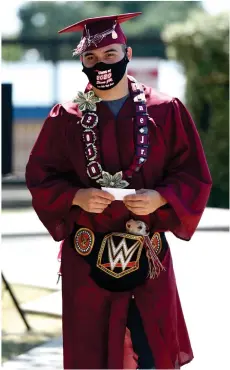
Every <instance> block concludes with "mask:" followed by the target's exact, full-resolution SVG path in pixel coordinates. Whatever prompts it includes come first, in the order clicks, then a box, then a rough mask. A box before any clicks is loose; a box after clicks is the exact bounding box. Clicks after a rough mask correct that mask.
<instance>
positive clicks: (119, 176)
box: [74, 76, 149, 188]
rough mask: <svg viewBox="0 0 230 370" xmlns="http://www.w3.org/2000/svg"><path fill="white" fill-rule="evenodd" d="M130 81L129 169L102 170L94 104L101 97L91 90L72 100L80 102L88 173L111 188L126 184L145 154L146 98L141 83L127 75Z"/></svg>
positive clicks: (146, 144)
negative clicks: (131, 130) (132, 116)
mask: <svg viewBox="0 0 230 370" xmlns="http://www.w3.org/2000/svg"><path fill="white" fill-rule="evenodd" d="M129 80H130V82H131V91H130V94H131V97H132V99H133V103H134V104H135V111H136V117H135V153H134V157H133V161H132V163H131V165H130V166H129V168H128V169H127V170H124V171H120V172H117V173H116V174H115V175H111V174H110V173H109V172H106V171H103V169H102V166H101V160H100V150H99V148H100V143H99V135H98V115H97V114H96V113H94V111H96V103H98V102H99V101H101V99H100V98H98V97H96V96H95V95H94V92H93V91H92V90H91V91H89V92H88V93H86V94H83V93H79V94H78V96H77V97H76V98H75V100H74V102H75V103H78V104H79V109H80V110H82V111H83V113H84V114H83V117H82V119H81V126H82V131H83V132H82V138H83V141H84V144H85V156H86V160H87V174H88V176H89V177H90V178H91V179H93V180H96V182H97V183H99V184H100V185H101V186H104V187H110V188H125V187H127V186H129V182H128V181H127V180H131V179H132V177H133V174H134V173H135V172H138V171H139V170H140V168H141V167H142V166H143V164H144V163H145V162H146V160H147V156H148V146H149V137H148V120H149V116H148V112H147V107H146V98H145V94H144V91H143V89H142V85H141V84H139V83H138V82H137V81H136V80H135V79H134V78H133V77H131V76H129Z"/></svg>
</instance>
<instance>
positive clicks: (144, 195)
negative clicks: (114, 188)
mask: <svg viewBox="0 0 230 370" xmlns="http://www.w3.org/2000/svg"><path fill="white" fill-rule="evenodd" d="M123 201H124V204H125V206H126V207H127V208H128V210H129V211H131V212H132V213H134V214H136V215H139V216H145V215H149V214H150V213H152V212H155V211H156V210H157V209H158V208H159V207H161V206H163V205H164V204H166V203H167V201H166V199H165V198H163V197H162V196H161V195H160V193H158V191H156V190H150V189H141V190H137V192H136V194H133V195H127V196H126V197H124V200H123Z"/></svg>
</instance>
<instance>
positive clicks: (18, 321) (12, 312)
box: [2, 283, 62, 362]
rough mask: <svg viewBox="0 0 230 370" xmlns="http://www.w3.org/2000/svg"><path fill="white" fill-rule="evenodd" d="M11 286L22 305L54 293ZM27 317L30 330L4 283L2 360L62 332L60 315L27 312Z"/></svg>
mask: <svg viewBox="0 0 230 370" xmlns="http://www.w3.org/2000/svg"><path fill="white" fill-rule="evenodd" d="M11 287H12V290H13V292H14V293H15V295H16V297H17V299H18V301H19V303H20V304H22V303H27V302H30V301H33V300H35V299H38V298H40V297H43V296H45V295H47V294H50V293H52V292H53V290H50V289H44V288H39V287H31V286H25V285H17V284H13V285H12V286H11ZM26 319H27V321H28V323H29V325H30V327H31V331H27V329H26V326H25V324H24V322H23V320H22V318H21V316H20V315H19V313H18V311H17V309H16V308H15V306H14V303H13V301H12V298H11V297H10V295H9V292H8V291H7V290H5V286H4V283H2V362H4V361H7V360H10V359H11V358H12V357H14V356H16V355H19V354H21V353H24V352H27V351H28V350H30V349H31V348H33V347H36V346H38V345H40V344H42V343H45V342H46V341H47V340H49V339H52V338H55V337H58V336H60V335H61V328H62V322H61V318H56V317H55V318H53V317H50V316H45V315H38V314H26Z"/></svg>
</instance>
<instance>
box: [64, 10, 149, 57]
mask: <svg viewBox="0 0 230 370" xmlns="http://www.w3.org/2000/svg"><path fill="white" fill-rule="evenodd" d="M140 14H142V13H141V12H136V13H126V14H118V15H111V16H104V17H96V18H88V19H84V20H83V21H81V22H78V23H75V24H72V25H71V26H68V27H66V28H64V29H62V30H60V31H59V33H65V32H81V31H82V32H83V34H82V38H81V41H80V43H79V44H78V45H77V47H76V49H75V50H74V55H80V54H82V53H84V52H85V51H88V50H92V49H96V48H101V47H103V46H107V45H110V44H126V42H127V39H126V37H125V34H124V32H123V31H122V29H121V27H120V23H123V22H126V21H128V20H129V19H132V18H134V17H137V16H138V15H140Z"/></svg>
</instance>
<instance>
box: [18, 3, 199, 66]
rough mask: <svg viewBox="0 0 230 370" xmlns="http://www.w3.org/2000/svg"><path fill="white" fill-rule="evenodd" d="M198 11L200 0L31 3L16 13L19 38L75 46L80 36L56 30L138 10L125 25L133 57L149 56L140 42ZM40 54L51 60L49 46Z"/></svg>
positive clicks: (66, 50) (68, 55)
mask: <svg viewBox="0 0 230 370" xmlns="http://www.w3.org/2000/svg"><path fill="white" fill-rule="evenodd" d="M197 8H201V2H199V1H176V2H174V1H160V2H159V1H143V2H141V1H121V2H120V1H119V2H115V1H95V2H94V1H66V2H56V1H54V2H52V1H30V2H28V3H25V4H24V5H23V6H22V7H21V8H20V10H19V14H18V15H19V18H20V20H21V22H22V29H21V31H20V35H19V36H20V37H26V38H28V37H29V38H31V39H32V40H33V39H37V38H57V39H60V37H61V40H64V39H68V40H69V39H70V42H71V40H73V42H74V44H77V43H78V41H79V40H80V34H78V33H75V34H67V35H64V34H63V35H61V36H60V35H58V30H60V29H62V28H64V27H65V26H68V25H70V24H73V23H76V22H78V21H80V20H82V19H85V18H90V17H96V16H102V15H111V14H119V13H126V12H135V11H141V12H142V13H143V14H142V16H140V17H137V18H135V19H133V20H131V21H129V22H127V23H125V24H124V30H125V33H126V34H127V36H128V37H135V38H137V39H139V43H138V45H136V47H135V53H136V55H145V56H150V55H152V54H151V53H153V51H152V49H151V47H150V48H147V47H146V46H145V44H143V39H146V38H148V39H149V40H150V41H151V37H153V36H154V37H160V32H161V31H162V29H163V27H164V26H165V25H166V24H168V23H171V22H176V21H180V20H184V19H186V18H187V16H188V14H189V13H190V12H191V11H192V10H194V9H197ZM71 45H72V46H71ZM71 45H65V46H63V47H62V48H61V53H60V59H62V58H65V59H71V58H72V56H71V53H70V51H69V50H70V48H71V47H73V44H72V42H71ZM69 46H70V47H69ZM33 47H34V46H33ZM39 51H40V52H41V54H42V56H43V57H44V58H45V59H50V58H51V54H50V52H51V48H50V46H49V47H44V46H40V50H39Z"/></svg>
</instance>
